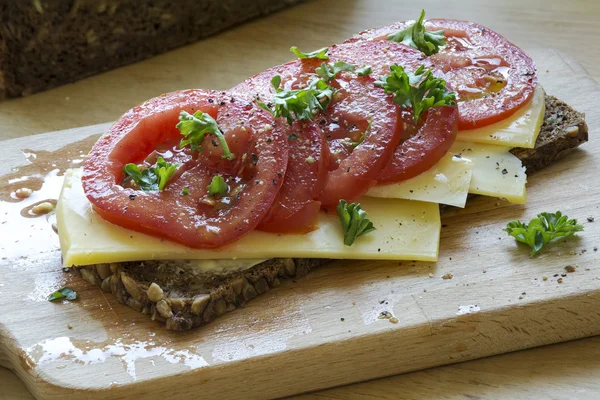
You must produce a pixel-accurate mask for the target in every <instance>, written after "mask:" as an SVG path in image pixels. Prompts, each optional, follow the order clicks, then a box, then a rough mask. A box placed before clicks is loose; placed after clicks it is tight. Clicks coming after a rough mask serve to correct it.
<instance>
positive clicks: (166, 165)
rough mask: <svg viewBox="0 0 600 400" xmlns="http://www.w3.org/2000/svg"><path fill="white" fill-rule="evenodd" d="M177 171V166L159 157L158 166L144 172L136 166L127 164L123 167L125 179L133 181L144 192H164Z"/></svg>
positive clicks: (155, 165)
mask: <svg viewBox="0 0 600 400" xmlns="http://www.w3.org/2000/svg"><path fill="white" fill-rule="evenodd" d="M176 169H177V164H173V163H170V162H166V161H165V159H164V158H162V157H158V160H157V161H156V164H154V165H153V166H151V167H148V168H145V169H143V170H140V167H138V166H137V165H136V164H133V163H129V164H126V165H125V166H124V167H123V173H124V174H125V177H126V178H125V179H131V180H132V181H133V182H134V183H135V184H136V185H137V186H138V187H139V188H140V189H142V190H144V191H148V190H160V191H162V190H164V189H165V186H166V185H167V182H168V181H169V179H171V176H173V174H174V173H175V170H176Z"/></svg>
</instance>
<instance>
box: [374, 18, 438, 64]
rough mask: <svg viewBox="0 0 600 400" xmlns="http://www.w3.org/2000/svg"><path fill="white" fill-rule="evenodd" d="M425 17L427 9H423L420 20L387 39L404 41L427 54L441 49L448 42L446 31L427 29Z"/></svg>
mask: <svg viewBox="0 0 600 400" xmlns="http://www.w3.org/2000/svg"><path fill="white" fill-rule="evenodd" d="M424 18H425V10H421V16H420V17H419V20H418V21H417V22H415V23H414V24H412V25H410V26H408V27H406V28H404V29H402V30H400V31H398V32H396V33H392V34H391V35H388V36H387V38H386V39H387V40H391V41H393V42H400V43H404V44H406V45H408V46H411V47H414V48H415V49H417V50H420V51H422V52H423V53H425V55H428V56H430V55H432V54H434V53H437V52H438V51H439V50H440V46H443V45H445V44H446V38H445V37H444V31H443V30H441V31H435V32H430V31H428V30H425V26H424V25H423V19H424Z"/></svg>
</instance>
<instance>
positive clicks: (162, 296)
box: [75, 96, 588, 331]
mask: <svg viewBox="0 0 600 400" xmlns="http://www.w3.org/2000/svg"><path fill="white" fill-rule="evenodd" d="M587 140H588V128H587V125H586V123H585V120H584V115H583V114H582V113H579V112H577V111H575V110H573V109H572V108H571V107H569V106H568V105H567V104H565V103H563V102H562V101H560V100H558V99H556V98H555V97H552V96H546V113H545V116H544V124H543V125H542V128H541V131H540V135H539V137H538V139H537V141H536V145H535V148H534V149H519V148H517V149H513V150H512V152H513V154H515V155H516V156H517V157H519V158H520V159H521V161H522V162H523V164H524V165H525V166H526V167H527V170H528V172H535V171H537V170H540V169H542V168H544V167H546V166H548V165H549V164H551V163H552V162H554V161H556V160H557V159H559V158H560V157H562V156H563V155H565V154H566V153H567V152H569V151H571V150H573V149H575V148H577V147H578V146H579V145H580V144H582V143H584V142H586V141H587ZM327 261H328V260H324V259H291V258H288V259H271V260H267V261H265V262H263V263H260V264H257V265H255V266H253V267H252V268H249V269H247V270H244V271H236V272H231V273H228V274H225V275H215V274H202V275H198V273H197V272H196V271H195V270H194V269H193V267H192V266H190V263H189V262H186V261H146V262H127V263H113V264H98V265H90V266H86V267H80V268H76V269H75V270H76V271H77V272H78V273H80V274H81V275H82V277H83V278H84V279H85V280H86V281H88V282H89V283H91V284H94V285H96V286H99V287H100V288H101V289H102V290H104V291H105V292H108V293H112V294H113V295H115V296H116V297H117V299H118V300H119V301H120V302H121V303H123V304H127V305H129V306H130V307H132V308H134V309H136V310H138V311H140V312H142V313H144V314H147V315H149V316H151V317H152V319H154V320H157V321H161V322H164V323H165V324H166V326H167V328H168V329H173V330H179V331H181V330H187V329H191V328H193V327H196V326H199V325H202V324H205V323H207V322H210V321H211V320H213V319H214V318H216V317H217V316H219V315H221V314H223V313H225V312H227V311H231V310H233V309H235V308H237V307H239V306H242V305H244V304H245V303H246V302H248V301H250V300H252V299H253V298H254V297H256V296H257V295H259V294H261V293H264V292H266V291H267V290H269V289H270V288H272V287H274V286H277V285H279V283H280V281H281V280H283V279H292V278H298V277H301V276H304V275H306V274H307V273H308V272H309V271H310V270H311V269H312V268H315V267H317V266H319V265H322V264H325V263H326V262H327Z"/></svg>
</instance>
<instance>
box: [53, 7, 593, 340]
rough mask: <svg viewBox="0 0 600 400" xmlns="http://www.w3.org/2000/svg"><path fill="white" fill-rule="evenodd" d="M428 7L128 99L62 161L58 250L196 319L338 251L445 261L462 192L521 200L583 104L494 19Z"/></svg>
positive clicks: (136, 294) (559, 149)
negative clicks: (547, 88) (224, 75)
mask: <svg viewBox="0 0 600 400" xmlns="http://www.w3.org/2000/svg"><path fill="white" fill-rule="evenodd" d="M423 18H424V13H423V14H422V15H421V17H420V19H419V20H418V21H408V22H401V23H397V24H394V25H390V26H384V27H382V28H378V29H373V30H369V31H365V32H362V33H360V34H358V35H357V36H355V37H352V38H351V39H349V40H347V41H346V42H345V43H343V44H339V45H332V46H330V47H328V48H323V49H321V50H317V51H314V52H311V53H303V52H301V51H300V50H298V49H297V48H295V47H293V48H292V51H293V52H294V53H295V54H296V56H297V58H296V59H294V60H293V61H290V62H288V63H286V64H283V65H279V66H276V67H273V68H271V69H269V70H267V71H265V72H263V73H260V74H258V75H256V76H254V77H252V78H249V79H247V80H246V81H244V82H242V83H240V84H239V85H237V86H235V87H234V88H232V89H230V90H228V91H225V92H217V91H211V90H202V89H190V90H182V91H178V92H173V93H169V94H165V95H162V96H160V97H157V98H154V99H151V100H148V101H147V102H145V103H143V104H141V105H139V106H137V107H135V108H133V109H131V110H130V111H128V112H127V113H125V114H124V115H123V116H122V117H121V118H120V119H119V120H118V121H117V122H116V123H115V124H114V125H113V126H112V127H111V128H110V130H109V131H108V132H107V133H106V134H105V135H103V136H102V137H101V138H100V139H99V140H98V142H97V143H96V144H95V146H94V147H93V149H92V150H91V152H90V154H89V157H88V159H87V161H86V162H85V166H84V167H83V168H80V169H71V170H69V171H68V172H67V174H66V179H65V184H64V187H63V190H62V193H61V196H60V199H59V203H58V207H57V218H58V231H59V236H60V243H61V247H62V253H63V262H64V266H65V267H75V269H76V270H77V271H78V272H79V273H80V274H81V275H82V277H83V278H84V279H86V280H87V281H88V282H90V283H92V284H95V285H97V286H99V287H100V288H101V289H102V290H104V291H106V292H109V293H112V294H113V295H115V296H116V297H117V298H118V299H119V301H121V302H122V303H124V304H127V305H129V306H131V307H133V308H134V309H136V310H138V311H141V312H142V313H144V314H148V315H149V316H151V317H152V318H153V319H155V320H158V321H163V322H166V326H167V327H168V328H170V329H176V330H185V329H190V328H192V327H194V326H198V325H201V324H204V323H206V322H209V321H211V320H212V319H214V318H215V317H216V316H218V315H221V314H223V313H225V312H226V311H229V310H233V309H234V308H236V307H238V306H240V305H242V304H244V303H246V302H247V301H249V300H251V299H252V298H254V297H256V296H257V295H258V294H261V293H263V292H265V291H267V290H268V289H269V288H270V287H273V286H276V285H278V284H279V283H280V280H281V279H287V278H292V277H297V276H301V275H304V274H306V273H307V272H308V271H309V270H310V269H311V268H314V267H315V266H318V265H321V264H324V263H325V262H327V261H328V260H330V259H350V260H352V259H370V260H422V261H436V260H437V257H438V248H439V237H440V229H441V223H440V206H439V205H440V204H443V205H450V206H455V207H464V206H465V204H466V200H467V196H468V194H469V193H472V194H479V195H485V196H494V197H500V198H505V199H507V200H508V201H510V202H513V203H524V202H525V200H526V195H525V183H526V181H527V175H526V173H528V174H529V173H531V172H535V171H536V170H539V169H540V168H543V167H545V166H546V165H548V164H549V163H551V162H552V161H554V160H556V159H558V158H559V157H560V156H562V155H563V154H565V153H566V152H567V151H568V150H570V149H573V148H575V147H577V146H578V145H579V144H581V143H583V142H585V141H586V140H587V127H586V124H585V122H584V119H583V115H582V114H580V113H578V112H576V111H574V110H572V109H571V108H569V106H567V105H566V104H564V103H562V102H561V101H560V100H558V99H556V98H554V97H551V96H548V95H546V94H545V92H544V90H543V88H542V87H541V86H540V85H539V84H538V83H537V73H536V68H535V64H534V62H533V60H532V59H531V58H530V57H529V56H528V55H527V54H525V52H523V50H521V49H520V48H518V47H517V46H515V45H514V44H512V43H510V42H509V41H508V40H507V39H505V38H504V37H502V36H501V35H499V34H497V33H495V32H493V31H491V30H490V29H488V28H485V27H483V26H481V25H478V24H475V23H471V22H464V21H455V20H442V19H439V20H437V19H436V20H427V21H424V19H423Z"/></svg>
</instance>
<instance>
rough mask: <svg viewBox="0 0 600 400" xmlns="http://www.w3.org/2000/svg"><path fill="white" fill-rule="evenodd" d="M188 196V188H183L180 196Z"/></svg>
mask: <svg viewBox="0 0 600 400" xmlns="http://www.w3.org/2000/svg"><path fill="white" fill-rule="evenodd" d="M188 194H190V191H189V190H188V188H186V187H184V188H183V189H181V195H182V196H187V195H188Z"/></svg>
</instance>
